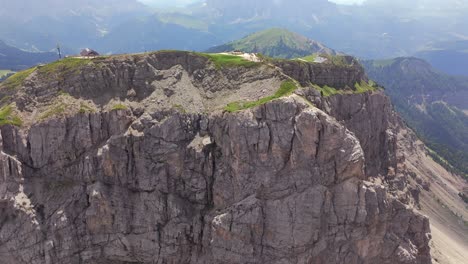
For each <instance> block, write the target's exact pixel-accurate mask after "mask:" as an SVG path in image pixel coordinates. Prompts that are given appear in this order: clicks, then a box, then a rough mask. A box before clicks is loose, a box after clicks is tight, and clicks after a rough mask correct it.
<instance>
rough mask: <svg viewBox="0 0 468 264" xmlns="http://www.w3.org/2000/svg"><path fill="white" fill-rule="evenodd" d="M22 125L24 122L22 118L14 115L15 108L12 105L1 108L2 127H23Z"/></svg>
mask: <svg viewBox="0 0 468 264" xmlns="http://www.w3.org/2000/svg"><path fill="white" fill-rule="evenodd" d="M22 124H23V121H22V120H21V118H19V117H18V116H16V115H14V114H13V107H12V106H11V105H6V106H4V107H2V108H0V126H3V125H13V126H21V125H22Z"/></svg>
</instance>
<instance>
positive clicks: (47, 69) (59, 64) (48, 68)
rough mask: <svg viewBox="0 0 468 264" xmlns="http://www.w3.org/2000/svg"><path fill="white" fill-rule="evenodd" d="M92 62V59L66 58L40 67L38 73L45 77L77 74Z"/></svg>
mask: <svg viewBox="0 0 468 264" xmlns="http://www.w3.org/2000/svg"><path fill="white" fill-rule="evenodd" d="M91 61H92V59H80V58H65V59H61V60H58V61H55V62H52V63H49V64H46V65H43V66H40V67H38V72H39V73H40V74H44V75H50V74H58V73H60V74H67V73H76V72H78V71H79V70H80V69H81V68H82V67H84V66H86V65H88V64H89V63H90V62H91Z"/></svg>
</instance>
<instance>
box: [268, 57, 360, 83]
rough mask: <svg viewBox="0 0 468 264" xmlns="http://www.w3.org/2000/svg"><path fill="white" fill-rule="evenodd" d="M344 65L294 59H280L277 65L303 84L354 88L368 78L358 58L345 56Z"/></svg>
mask: <svg viewBox="0 0 468 264" xmlns="http://www.w3.org/2000/svg"><path fill="white" fill-rule="evenodd" d="M342 59H343V60H344V61H343V65H334V64H333V63H306V62H302V61H297V60H296V61H294V60H279V61H276V62H275V65H276V66H278V67H279V68H281V69H282V71H283V72H284V73H286V74H287V75H288V76H291V77H292V78H294V79H295V80H297V81H299V82H300V83H301V85H302V86H308V85H310V84H311V83H312V84H316V85H319V86H324V85H327V86H330V87H335V88H338V89H344V88H348V89H352V90H354V85H355V84H356V83H360V82H361V81H363V80H367V77H366V74H365V71H364V68H362V66H361V65H360V64H359V63H358V62H357V61H356V59H354V58H352V57H349V56H343V58H342Z"/></svg>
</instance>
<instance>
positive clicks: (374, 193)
mask: <svg viewBox="0 0 468 264" xmlns="http://www.w3.org/2000/svg"><path fill="white" fill-rule="evenodd" d="M77 60H78V59H76V60H73V61H70V60H69V61H67V60H65V61H63V62H57V63H54V64H51V65H46V66H43V67H41V68H38V69H33V70H31V71H30V72H29V73H28V74H26V76H24V78H19V77H21V75H20V76H16V77H15V78H14V79H13V80H17V81H16V82H12V81H10V82H6V83H4V84H2V85H3V86H2V87H1V88H0V94H1V96H2V98H3V99H2V111H0V112H2V115H3V116H2V118H1V120H2V121H3V122H2V123H3V124H4V125H3V126H1V127H0V131H1V140H0V142H1V145H0V149H1V153H0V176H1V177H0V198H1V200H0V208H1V214H0V223H1V224H0V254H1V260H0V262H1V263H12V264H17V263H229V264H230V263H232V264H234V263H278V264H279V263H282V264H286V263H291V264H293V263H294V264H298V263H431V256H430V248H429V239H430V228H429V220H428V218H426V217H424V216H422V215H420V214H419V213H417V212H415V211H414V210H413V209H412V205H413V204H415V203H417V201H416V200H415V197H417V195H412V193H411V190H410V189H409V188H408V186H407V185H406V183H407V181H408V179H407V177H406V175H405V174H404V172H405V170H404V168H403V167H402V166H401V163H402V162H403V161H404V157H402V154H401V153H400V154H399V153H398V144H397V143H398V137H397V134H398V133H399V130H400V128H401V127H402V124H401V123H399V121H398V118H397V117H396V116H395V114H394V112H393V110H392V107H391V104H390V103H389V100H388V99H387V97H385V96H384V95H383V94H382V93H381V92H379V91H377V92H366V93H362V94H356V93H354V92H353V91H350V90H347V91H346V92H345V93H343V94H341V95H336V96H331V97H322V96H320V93H319V92H317V91H316V90H315V89H314V88H313V87H308V86H307V85H305V84H304V85H302V86H303V87H298V88H297V89H296V90H295V91H294V92H293V93H289V94H286V95H284V96H283V97H281V98H276V99H275V98H273V99H275V100H263V101H262V100H261V98H269V97H268V96H271V95H272V94H274V93H275V91H276V90H278V88H279V87H280V86H282V83H284V82H285V81H293V82H295V80H294V78H292V77H297V76H299V74H298V73H297V72H294V70H291V71H287V70H284V69H282V68H281V67H275V66H274V65H269V64H266V63H258V64H255V65H250V64H249V66H248V67H247V66H242V65H229V66H226V65H220V64H217V63H216V60H214V59H213V58H212V57H210V56H206V55H200V54H193V53H186V52H159V53H150V54H140V55H131V56H116V57H109V58H96V59H92V60H83V61H77ZM72 62H73V63H72ZM327 67H329V68H327V69H329V70H327V71H319V72H314V73H313V77H314V78H316V79H317V80H324V83H323V84H322V83H321V85H329V86H333V85H335V84H339V83H342V84H343V87H354V84H355V82H359V81H362V80H365V79H366V77H365V75H361V78H362V79H354V78H348V77H343V76H341V74H340V73H339V69H335V70H336V71H334V68H333V67H332V66H327ZM354 70H355V71H356V72H359V70H360V69H359V68H355V69H354ZM309 73H310V71H309ZM23 75H25V74H23ZM311 76H312V75H311ZM353 76H354V75H353ZM308 78H309V77H308ZM18 79H20V81H21V82H19V81H18ZM310 80H312V79H310ZM297 81H298V82H301V80H297ZM258 99H260V100H259V101H260V102H261V103H258V104H255V105H256V106H255V107H251V108H248V107H246V108H245V109H244V110H240V111H225V110H224V107H225V106H226V104H228V103H230V102H234V101H249V100H250V101H254V100H258ZM257 102H258V101H257ZM6 110H8V111H6ZM13 121H15V122H13Z"/></svg>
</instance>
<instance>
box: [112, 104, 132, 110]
mask: <svg viewBox="0 0 468 264" xmlns="http://www.w3.org/2000/svg"><path fill="white" fill-rule="evenodd" d="M127 109H128V107H127V106H126V105H124V104H116V105H114V106H112V110H113V111H115V110H127Z"/></svg>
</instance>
